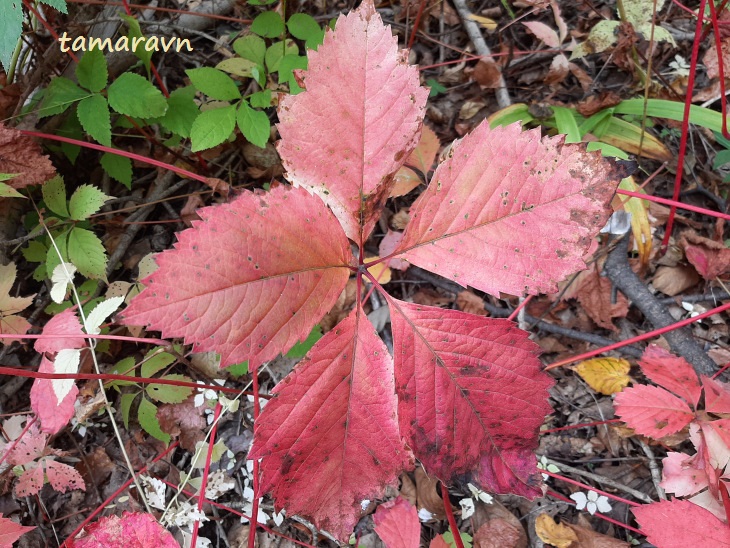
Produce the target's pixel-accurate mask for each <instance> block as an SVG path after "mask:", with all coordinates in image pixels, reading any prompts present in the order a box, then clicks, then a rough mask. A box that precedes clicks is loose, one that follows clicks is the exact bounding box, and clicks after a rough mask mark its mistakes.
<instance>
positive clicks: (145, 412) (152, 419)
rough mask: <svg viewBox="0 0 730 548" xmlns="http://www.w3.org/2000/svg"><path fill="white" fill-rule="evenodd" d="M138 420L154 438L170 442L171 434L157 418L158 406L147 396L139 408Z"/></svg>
mask: <svg viewBox="0 0 730 548" xmlns="http://www.w3.org/2000/svg"><path fill="white" fill-rule="evenodd" d="M137 420H138V421H139V425H140V426H141V427H142V429H143V430H144V431H145V432H147V433H148V434H149V435H150V436H152V437H153V438H157V439H158V440H160V441H162V442H165V443H170V435H169V434H166V433H165V432H163V431H162V428H160V421H158V420H157V406H156V405H155V404H154V403H152V402H151V401H150V400H148V399H147V398H144V397H143V398H142V400H141V401H140V402H139V408H138V409H137Z"/></svg>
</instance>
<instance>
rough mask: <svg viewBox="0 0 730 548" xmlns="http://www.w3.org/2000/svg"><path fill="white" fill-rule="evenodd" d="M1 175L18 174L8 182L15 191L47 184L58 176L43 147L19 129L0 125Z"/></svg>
mask: <svg viewBox="0 0 730 548" xmlns="http://www.w3.org/2000/svg"><path fill="white" fill-rule="evenodd" d="M0 173H11V174H16V173H17V174H18V176H17V177H14V178H12V179H10V180H9V181H7V184H8V185H10V186H11V187H13V188H14V189H16V190H17V189H19V188H25V187H27V186H29V185H39V184H41V183H45V182H46V181H47V180H48V179H50V178H51V177H53V176H54V175H55V174H56V169H55V168H54V167H53V164H51V161H50V160H49V159H48V156H46V155H44V154H41V147H40V146H39V145H38V143H36V142H35V141H34V140H33V139H31V138H30V137H26V136H25V135H23V134H22V133H21V132H20V131H18V130H17V129H13V128H9V127H5V126H4V125H3V124H2V123H0Z"/></svg>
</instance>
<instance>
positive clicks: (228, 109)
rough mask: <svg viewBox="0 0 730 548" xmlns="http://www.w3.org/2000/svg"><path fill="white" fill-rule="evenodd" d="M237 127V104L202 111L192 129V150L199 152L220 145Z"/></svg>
mask: <svg viewBox="0 0 730 548" xmlns="http://www.w3.org/2000/svg"><path fill="white" fill-rule="evenodd" d="M235 127H236V106H235V105H228V106H225V107H223V108H216V109H212V110H206V111H203V112H201V113H200V115H199V116H198V117H197V118H196V119H195V122H193V128H192V130H191V131H190V140H191V141H192V148H191V150H192V151H193V152H198V151H199V150H206V149H208V148H213V147H215V146H218V145H220V144H221V143H222V142H224V141H225V140H226V139H228V138H229V137H230V136H231V133H233V130H234V129H235Z"/></svg>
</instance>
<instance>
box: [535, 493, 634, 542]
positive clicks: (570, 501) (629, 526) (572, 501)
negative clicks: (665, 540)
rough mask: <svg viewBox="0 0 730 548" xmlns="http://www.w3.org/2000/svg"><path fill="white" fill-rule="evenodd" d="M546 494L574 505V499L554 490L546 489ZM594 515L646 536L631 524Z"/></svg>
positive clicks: (598, 514) (597, 514)
mask: <svg viewBox="0 0 730 548" xmlns="http://www.w3.org/2000/svg"><path fill="white" fill-rule="evenodd" d="M593 490H594V491H595V489H593ZM547 494H548V495H549V496H551V497H553V498H555V499H558V500H562V501H563V502H567V503H568V504H572V505H575V501H574V500H572V499H569V498H567V497H564V496H563V495H561V494H560V493H556V492H555V491H550V490H549V489H548V492H547ZM593 515H594V516H595V517H597V518H599V519H602V520H604V521H607V522H608V523H613V524H614V525H618V526H619V527H623V528H624V529H628V530H629V531H631V532H632V533H636V534H637V535H641V536H646V533H644V532H643V531H642V530H640V529H637V528H635V527H631V525H626V524H625V523H621V522H620V521H618V520H615V519H613V518H609V517H608V516H604V515H603V514H601V513H599V512H596V513H595V514H593Z"/></svg>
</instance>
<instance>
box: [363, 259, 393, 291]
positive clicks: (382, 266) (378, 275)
mask: <svg viewBox="0 0 730 548" xmlns="http://www.w3.org/2000/svg"><path fill="white" fill-rule="evenodd" d="M379 260H380V257H366V258H365V264H370V263H372V262H375V261H379ZM386 263H387V261H383V262H380V263H377V264H374V265H373V266H369V267H368V272H370V274H372V276H373V278H375V279H376V280H378V283H379V284H380V285H385V284H387V283H388V282H389V281H390V268H389V267H388V265H387V264H386ZM364 280H365V281H368V279H367V278H364Z"/></svg>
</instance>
